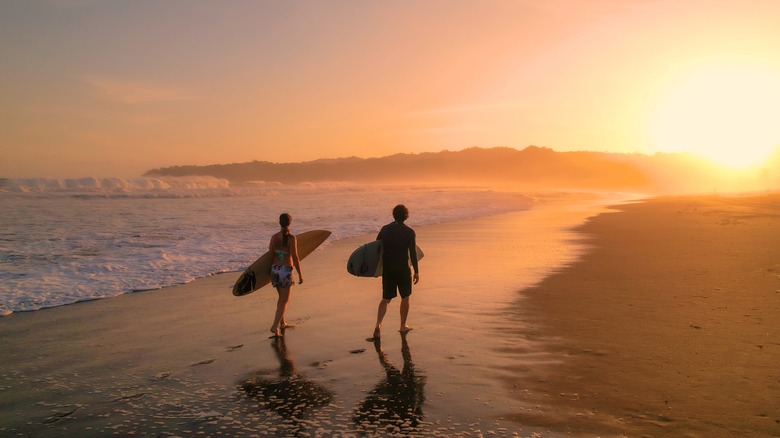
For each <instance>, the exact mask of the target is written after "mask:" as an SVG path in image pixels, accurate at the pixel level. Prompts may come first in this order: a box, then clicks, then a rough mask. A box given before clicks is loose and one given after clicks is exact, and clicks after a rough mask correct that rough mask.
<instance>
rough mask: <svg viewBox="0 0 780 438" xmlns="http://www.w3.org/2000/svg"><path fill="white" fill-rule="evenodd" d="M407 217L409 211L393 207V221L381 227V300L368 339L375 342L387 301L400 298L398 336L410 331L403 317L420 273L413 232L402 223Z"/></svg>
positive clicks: (407, 312)
mask: <svg viewBox="0 0 780 438" xmlns="http://www.w3.org/2000/svg"><path fill="white" fill-rule="evenodd" d="M407 218H409V210H408V209H407V208H406V207H405V206H404V205H403V204H399V205H396V206H395V208H393V219H395V221H394V222H392V223H389V224H387V225H385V226H384V227H382V229H381V230H380V231H379V234H378V235H377V236H376V239H377V240H381V241H382V247H383V253H382V265H383V268H382V301H380V302H379V309H378V310H377V317H376V327H375V328H374V335H373V337H372V338H371V340H377V339H379V336H380V333H379V332H380V329H381V327H382V320H383V319H384V317H385V313H386V312H387V305H388V304H389V303H390V300H392V299H393V298H395V297H396V296H398V295H399V294H400V295H401V329H400V330H399V331H400V332H401V333H407V332H408V331H409V330H411V329H412V328H411V327H409V326H408V325H406V317H407V316H408V315H409V296H410V295H411V294H412V284H413V283H414V284H417V282H418V281H419V280H420V274H419V271H418V268H417V249H416V247H417V243H416V235H415V233H414V230H413V229H411V228H409V227H408V226H407V225H406V224H404V221H406V219H407ZM409 260H411V261H412V268H414V276H412V272H411V270H410V269H409Z"/></svg>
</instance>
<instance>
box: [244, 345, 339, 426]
mask: <svg viewBox="0 0 780 438" xmlns="http://www.w3.org/2000/svg"><path fill="white" fill-rule="evenodd" d="M271 345H272V346H273V349H274V353H276V357H277V359H279V370H278V375H277V376H274V374H277V373H276V372H273V371H270V370H269V371H257V372H255V373H252V374H251V375H249V376H248V377H246V378H245V379H243V381H242V382H241V388H242V389H243V390H244V392H246V395H247V396H248V397H250V398H253V399H257V400H258V401H259V402H260V403H259V405H260V408H263V409H268V410H271V411H274V412H276V413H277V414H279V415H280V416H281V417H282V418H283V419H284V420H290V421H291V425H292V427H293V428H294V429H296V430H298V431H302V429H304V428H305V427H306V423H305V422H303V421H301V420H305V419H306V418H307V417H308V416H310V415H311V412H310V411H311V410H313V409H314V408H317V407H320V406H324V405H327V404H328V403H330V401H331V400H332V399H333V395H332V394H331V393H330V391H328V390H327V389H325V388H323V387H322V386H320V385H317V384H316V383H314V382H311V381H309V380H306V379H305V378H303V377H302V376H300V375H298V373H297V372H296V369H295V361H294V360H293V359H292V358H291V357H290V353H289V351H288V350H287V346H286V345H285V343H284V338H283V337H279V338H274V339H273V340H272V341H271Z"/></svg>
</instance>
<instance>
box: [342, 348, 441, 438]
mask: <svg viewBox="0 0 780 438" xmlns="http://www.w3.org/2000/svg"><path fill="white" fill-rule="evenodd" d="M401 342H402V345H401V354H402V356H403V360H404V366H403V369H402V370H400V371H399V370H398V368H396V367H395V366H393V364H391V363H390V362H388V360H387V356H386V355H385V353H384V352H383V351H382V345H381V343H380V341H379V340H376V341H374V347H375V349H376V353H377V356H378V357H379V363H380V364H381V365H382V367H383V368H384V370H385V373H386V377H385V378H384V379H383V380H382V381H381V382H379V384H377V385H376V386H375V387H374V389H372V390H371V391H370V392H369V395H368V397H366V398H365V400H363V401H362V402H361V404H360V406H359V407H358V409H357V412H356V413H355V416H354V418H353V421H354V422H355V423H356V424H357V426H358V428H359V429H360V430H361V431H365V432H371V431H376V429H380V430H390V431H400V432H402V433H405V434H409V433H414V432H416V431H419V426H420V423H421V421H422V419H423V411H422V406H423V403H424V402H425V393H424V391H423V389H424V387H425V376H423V375H420V373H419V371H417V370H415V367H414V363H413V362H412V354H411V352H410V350H409V343H408V342H407V340H406V334H403V335H401ZM396 429H397V430H396Z"/></svg>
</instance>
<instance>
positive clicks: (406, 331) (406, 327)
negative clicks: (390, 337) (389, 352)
mask: <svg viewBox="0 0 780 438" xmlns="http://www.w3.org/2000/svg"><path fill="white" fill-rule="evenodd" d="M412 330H413V329H412V328H411V327H409V326H408V325H405V326H403V327H401V330H398V331H399V332H401V333H409V332H410V331H412Z"/></svg>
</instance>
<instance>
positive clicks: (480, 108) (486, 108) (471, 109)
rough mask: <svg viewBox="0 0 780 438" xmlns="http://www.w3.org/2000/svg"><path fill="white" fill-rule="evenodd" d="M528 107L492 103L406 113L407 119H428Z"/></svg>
mask: <svg viewBox="0 0 780 438" xmlns="http://www.w3.org/2000/svg"><path fill="white" fill-rule="evenodd" d="M527 107H528V106H527V105H525V104H521V103H490V104H483V105H462V106H446V107H438V108H429V109H424V110H419V111H412V112H409V113H406V116H407V117H428V116H436V115H445V114H465V113H484V112H493V111H507V110H518V109H526V108H527Z"/></svg>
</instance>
